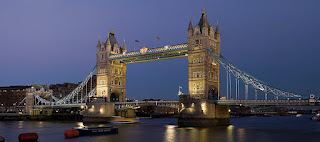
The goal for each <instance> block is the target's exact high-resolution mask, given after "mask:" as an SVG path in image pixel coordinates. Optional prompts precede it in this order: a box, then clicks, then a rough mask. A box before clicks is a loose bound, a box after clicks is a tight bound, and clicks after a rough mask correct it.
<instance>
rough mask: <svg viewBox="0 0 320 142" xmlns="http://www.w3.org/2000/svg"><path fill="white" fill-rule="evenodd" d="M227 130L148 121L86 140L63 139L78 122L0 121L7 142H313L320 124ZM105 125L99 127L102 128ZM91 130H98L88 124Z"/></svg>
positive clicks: (269, 123)
mask: <svg viewBox="0 0 320 142" xmlns="http://www.w3.org/2000/svg"><path fill="white" fill-rule="evenodd" d="M230 122H231V124H232V125H229V126H223V127H215V128H193V127H186V128H179V127H177V125H176V124H177V119H174V118H167V119H148V120H141V123H140V124H132V125H131V124H129V125H117V126H118V127H119V134H116V135H103V136H85V137H78V138H74V139H65V138H64V136H63V133H64V131H65V130H66V129H71V128H73V127H78V126H82V125H83V123H81V122H78V123H77V122H74V123H73V122H69V123H66V122H44V121H2V122H1V121H0V136H4V137H5V138H6V141H8V142H11V141H16V140H17V138H18V135H19V134H20V133H25V132H36V133H38V135H39V137H40V138H39V142H56V141H59V142H60V141H62V142H63V141H64V142H85V141H92V142H100V141H101V142H102V141H124V142H141V141H152V142H189V141H190V142H198V141H200V142H220V141H223V142H224V141H227V142H233V141H238V142H256V141H259V142H264V141H272V142H276V141H315V140H314V138H317V137H318V134H319V133H320V122H314V121H310V120H309V116H303V117H302V118H296V117H291V116H286V117H268V118H266V117H255V118H254V117H246V118H231V121H230ZM105 125H108V124H102V125H101V126H105ZM91 126H98V125H97V124H91Z"/></svg>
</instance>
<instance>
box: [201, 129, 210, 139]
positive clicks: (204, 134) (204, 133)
mask: <svg viewBox="0 0 320 142" xmlns="http://www.w3.org/2000/svg"><path fill="white" fill-rule="evenodd" d="M199 133H200V134H199V136H200V141H201V142H208V141H210V140H209V138H208V136H209V135H211V134H209V133H208V128H201V129H200V131H199Z"/></svg>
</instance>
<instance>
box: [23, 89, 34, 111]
mask: <svg viewBox="0 0 320 142" xmlns="http://www.w3.org/2000/svg"><path fill="white" fill-rule="evenodd" d="M34 91H35V90H34V89H31V88H30V89H27V91H26V105H25V109H26V113H27V114H28V115H34V114H33V106H34V105H35V104H34V99H35V98H34V96H33V93H34Z"/></svg>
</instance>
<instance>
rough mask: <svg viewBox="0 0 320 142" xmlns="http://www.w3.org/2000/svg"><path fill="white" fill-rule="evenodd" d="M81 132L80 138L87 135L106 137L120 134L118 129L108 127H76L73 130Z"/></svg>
mask: <svg viewBox="0 0 320 142" xmlns="http://www.w3.org/2000/svg"><path fill="white" fill-rule="evenodd" d="M73 129H75V130H78V131H79V136H86V135H105V134H118V127H115V126H106V127H88V126H84V127H75V128H73Z"/></svg>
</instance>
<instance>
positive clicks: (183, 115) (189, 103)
mask: <svg viewBox="0 0 320 142" xmlns="http://www.w3.org/2000/svg"><path fill="white" fill-rule="evenodd" d="M179 110H180V113H179V118H178V126H179V127H213V126H227V125H229V124H230V123H229V120H230V114H229V107H228V106H224V105H217V104H215V103H214V100H202V99H187V100H180V101H179Z"/></svg>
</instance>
